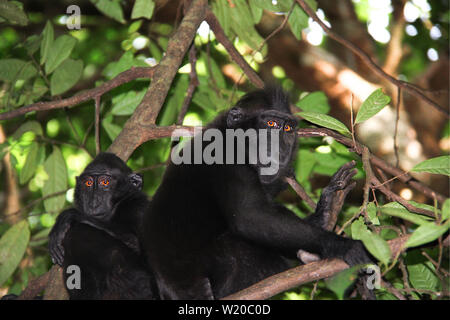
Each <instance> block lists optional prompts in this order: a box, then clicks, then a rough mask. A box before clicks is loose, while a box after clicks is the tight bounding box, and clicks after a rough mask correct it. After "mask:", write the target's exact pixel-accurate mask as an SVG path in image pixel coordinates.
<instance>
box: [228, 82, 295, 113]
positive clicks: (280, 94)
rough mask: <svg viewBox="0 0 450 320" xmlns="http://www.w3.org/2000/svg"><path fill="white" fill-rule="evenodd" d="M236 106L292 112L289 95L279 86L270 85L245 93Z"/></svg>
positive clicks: (248, 108)
mask: <svg viewBox="0 0 450 320" xmlns="http://www.w3.org/2000/svg"><path fill="white" fill-rule="evenodd" d="M236 107H238V108H245V109H247V110H256V111H258V110H278V111H280V112H284V113H286V114H291V110H290V108H289V95H288V94H287V93H286V92H285V91H283V89H281V88H280V87H278V86H268V87H266V88H265V89H261V90H257V91H253V92H250V93H247V94H246V95H244V96H243V97H242V98H241V99H240V100H239V101H238V102H237V103H236Z"/></svg>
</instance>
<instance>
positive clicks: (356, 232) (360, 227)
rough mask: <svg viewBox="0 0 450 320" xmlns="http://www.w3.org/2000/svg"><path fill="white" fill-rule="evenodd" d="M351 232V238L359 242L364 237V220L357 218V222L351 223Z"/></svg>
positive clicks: (365, 228) (365, 229)
mask: <svg viewBox="0 0 450 320" xmlns="http://www.w3.org/2000/svg"><path fill="white" fill-rule="evenodd" d="M351 231H352V238H353V239H355V240H361V239H362V238H363V236H364V233H366V232H367V231H368V230H367V226H366V225H365V223H364V218H363V217H359V219H358V220H355V221H353V223H352V225H351Z"/></svg>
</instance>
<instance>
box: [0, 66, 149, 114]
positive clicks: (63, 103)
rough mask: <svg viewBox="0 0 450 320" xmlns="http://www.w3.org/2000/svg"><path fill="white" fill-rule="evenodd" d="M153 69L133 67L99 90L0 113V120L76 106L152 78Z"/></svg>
mask: <svg viewBox="0 0 450 320" xmlns="http://www.w3.org/2000/svg"><path fill="white" fill-rule="evenodd" d="M153 72H154V68H153V67H131V69H129V70H126V71H124V72H122V73H120V74H119V75H118V76H117V77H115V78H114V79H112V80H109V81H107V82H105V83H103V84H102V85H101V86H99V87H97V88H93V89H90V90H86V91H83V92H80V93H78V94H76V95H74V96H72V97H70V98H67V99H62V100H55V101H48V102H36V103H33V104H30V105H28V106H24V107H21V108H18V109H15V110H11V111H7V112H3V113H0V120H8V119H12V118H15V117H18V116H21V115H24V114H26V113H28V112H31V111H46V110H55V109H61V108H64V107H69V106H74V105H77V104H79V103H81V102H84V101H87V100H90V99H94V98H95V97H96V96H98V95H102V94H104V93H105V92H108V91H111V90H112V89H114V88H116V87H118V86H120V85H122V84H124V83H127V82H130V81H131V80H135V79H138V78H151V77H152V76H153Z"/></svg>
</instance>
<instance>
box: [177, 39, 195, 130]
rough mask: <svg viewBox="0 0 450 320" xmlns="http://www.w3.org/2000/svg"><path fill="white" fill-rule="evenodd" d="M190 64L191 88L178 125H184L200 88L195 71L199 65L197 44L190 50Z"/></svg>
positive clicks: (189, 87) (193, 44)
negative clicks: (195, 93)
mask: <svg viewBox="0 0 450 320" xmlns="http://www.w3.org/2000/svg"><path fill="white" fill-rule="evenodd" d="M189 62H190V64H191V72H190V73H189V86H188V89H187V93H186V97H185V98H184V101H183V106H182V107H181V110H180V113H179V114H178V119H177V124H178V125H182V124H183V120H184V117H185V116H186V113H187V111H188V108H189V105H190V104H191V101H192V96H193V95H194V91H195V88H197V86H198V78H197V71H196V69H195V68H196V64H197V52H196V50H195V43H192V45H191V48H190V49H189Z"/></svg>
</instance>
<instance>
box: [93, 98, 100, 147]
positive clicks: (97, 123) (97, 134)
mask: <svg viewBox="0 0 450 320" xmlns="http://www.w3.org/2000/svg"><path fill="white" fill-rule="evenodd" d="M100 99H101V96H100V95H98V96H96V97H95V99H94V100H95V121H94V123H95V154H99V153H100V151H101V146H100Z"/></svg>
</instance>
